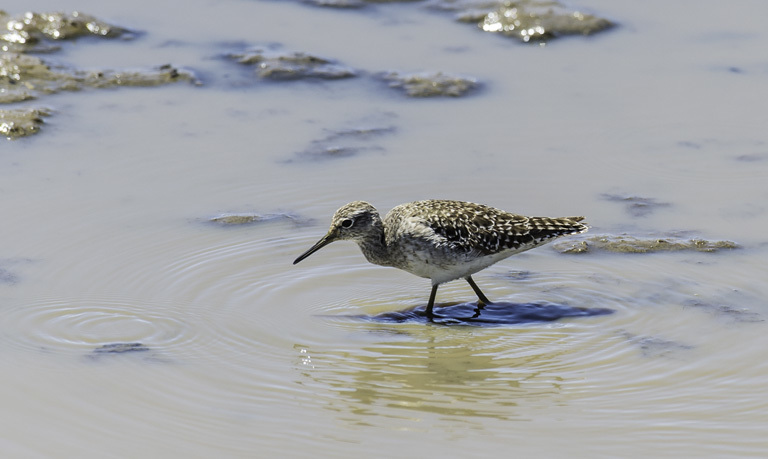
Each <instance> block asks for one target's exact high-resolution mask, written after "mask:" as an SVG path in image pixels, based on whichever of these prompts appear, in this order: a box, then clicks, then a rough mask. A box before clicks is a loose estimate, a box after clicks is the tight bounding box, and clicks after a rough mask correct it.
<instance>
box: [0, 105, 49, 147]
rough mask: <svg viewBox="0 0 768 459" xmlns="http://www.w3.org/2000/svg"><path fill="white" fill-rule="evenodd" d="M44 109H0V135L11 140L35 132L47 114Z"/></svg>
mask: <svg viewBox="0 0 768 459" xmlns="http://www.w3.org/2000/svg"><path fill="white" fill-rule="evenodd" d="M49 115H50V112H49V111H48V110H46V109H41V108H33V109H14V110H0V135H4V136H5V138H7V139H9V140H12V139H18V138H20V137H26V136H28V135H32V134H36V133H37V132H38V131H39V130H40V126H41V125H42V124H43V117H46V116H49Z"/></svg>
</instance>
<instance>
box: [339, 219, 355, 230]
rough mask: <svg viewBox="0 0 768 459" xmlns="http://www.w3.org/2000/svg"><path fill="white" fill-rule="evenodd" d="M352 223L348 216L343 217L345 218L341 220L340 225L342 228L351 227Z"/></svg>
mask: <svg viewBox="0 0 768 459" xmlns="http://www.w3.org/2000/svg"><path fill="white" fill-rule="evenodd" d="M354 223H355V222H354V221H352V220H350V219H349V218H347V219H345V220H342V222H341V227H342V228H352V225H353V224H354Z"/></svg>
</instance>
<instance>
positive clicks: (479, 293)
mask: <svg viewBox="0 0 768 459" xmlns="http://www.w3.org/2000/svg"><path fill="white" fill-rule="evenodd" d="M464 279H466V280H467V282H468V283H469V286H470V287H472V290H474V291H475V294H476V295H477V297H478V298H480V302H481V303H483V304H492V303H491V300H489V299H488V298H486V296H485V295H483V292H482V291H481V290H480V287H478V286H477V284H475V281H473V280H472V276H467V277H465V278H464Z"/></svg>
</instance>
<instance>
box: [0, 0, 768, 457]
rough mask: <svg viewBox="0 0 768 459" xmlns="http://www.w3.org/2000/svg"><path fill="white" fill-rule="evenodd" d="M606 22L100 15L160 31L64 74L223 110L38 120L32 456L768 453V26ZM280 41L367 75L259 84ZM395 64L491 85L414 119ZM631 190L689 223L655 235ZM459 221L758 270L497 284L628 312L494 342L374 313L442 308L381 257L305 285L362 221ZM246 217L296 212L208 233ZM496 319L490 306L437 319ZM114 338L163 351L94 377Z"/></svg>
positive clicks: (647, 15)
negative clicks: (150, 71) (535, 227)
mask: <svg viewBox="0 0 768 459" xmlns="http://www.w3.org/2000/svg"><path fill="white" fill-rule="evenodd" d="M14 3H15V4H14ZM579 5H580V6H584V7H585V8H586V9H587V10H588V11H591V12H594V13H597V14H600V15H603V16H606V17H608V18H610V19H612V20H614V21H616V22H617V23H619V24H620V26H619V27H618V28H616V29H614V30H611V31H609V32H606V33H604V34H598V35H595V36H594V37H589V38H586V39H584V38H580V37H573V38H568V39H563V40H560V41H553V42H551V43H549V44H547V45H546V46H537V45H533V46H530V45H528V46H526V45H521V44H519V43H516V42H514V41H512V40H509V39H505V38H503V37H498V36H492V35H486V34H483V33H480V32H479V31H476V30H474V29H473V28H472V27H471V26H468V25H466V24H460V23H456V22H453V21H452V20H451V18H450V15H445V14H443V13H436V12H434V11H429V10H426V9H424V8H423V7H422V5H420V4H419V3H409V4H403V5H376V6H373V7H371V8H368V9H365V10H361V11H339V10H328V9H322V8H316V7H310V6H307V5H303V4H301V3H299V2H288V1H281V2H278V1H235V0H231V1H225V2H215V3H212V2H206V1H193V2H180V1H169V2H161V3H159V4H158V3H157V2H131V3H126V4H120V3H114V2H107V3H104V2H89V1H84V2H80V3H78V4H77V5H74V4H73V5H71V8H77V9H80V10H82V11H85V12H87V13H89V14H93V15H95V16H97V17H99V18H101V19H104V20H107V21H109V22H113V23H116V24H118V25H121V26H124V27H128V28H132V29H137V30H140V31H143V32H144V33H143V34H141V35H140V36H139V37H137V38H136V39H134V40H130V41H116V42H97V41H94V40H78V41H77V42H76V43H67V44H64V50H63V51H62V52H61V53H59V54H52V55H50V56H45V57H46V58H47V59H52V60H58V61H61V62H64V63H67V64H69V65H73V66H76V67H79V68H104V67H108V68H122V67H149V66H154V65H160V64H165V63H171V64H173V65H176V66H180V67H185V68H190V69H192V70H193V71H195V72H197V74H198V76H199V77H200V78H201V80H202V81H203V85H202V86H200V87H196V86H193V85H187V84H179V85H174V86H166V87H159V88H151V89H146V88H144V89H142V88H120V89H115V90H88V91H83V92H79V93H63V94H58V95H55V96H50V97H46V98H44V99H41V100H40V101H33V102H27V103H25V104H22V105H23V106H38V105H42V106H46V107H50V108H52V109H53V111H54V115H53V116H52V117H50V118H49V119H47V120H46V124H45V125H44V126H43V129H42V132H41V133H40V134H38V135H37V136H34V137H30V138H26V139H23V140H20V141H15V142H4V143H2V144H0V196H1V197H2V213H3V215H4V218H3V225H2V226H3V237H2V238H0V317H1V318H2V319H1V320H0V365H1V366H2V368H3V374H4V380H5V387H4V389H5V390H3V391H2V392H0V403H1V404H2V406H3V408H4V413H5V414H4V416H3V417H2V419H3V420H2V421H1V422H2V424H0V427H1V428H0V451H2V452H3V453H4V456H7V457H70V456H72V457H74V456H77V457H99V458H103V457H136V456H139V455H145V456H154V457H156V456H162V457H211V456H212V455H214V454H215V455H218V456H224V457H267V456H275V455H277V454H280V455H281V456H287V457H310V456H312V457H316V456H318V455H320V456H323V457H361V456H363V455H365V456H366V457H392V456H395V455H398V456H403V457H418V456H423V455H424V454H425V453H429V454H430V455H432V456H448V457H456V456H468V455H475V456H490V455H497V454H498V452H499V451H510V452H513V454H515V455H517V456H521V457H527V456H532V455H534V454H536V455H537V456H542V457H574V456H576V457H640V456H651V457H680V456H688V457H763V456H765V455H766V454H768V440H766V439H765V425H766V417H765V412H766V409H768V402H766V400H767V399H768V398H767V397H766V395H768V394H767V393H766V388H765V387H766V382H768V363H766V359H765V358H764V354H765V352H764V349H765V348H766V346H768V333H766V327H768V322H766V318H767V317H768V303H766V301H765V298H766V294H767V293H768V287H767V286H766V283H765V279H766V274H767V271H768V270H766V265H765V259H766V250H767V249H768V240H766V236H765V231H764V230H763V228H765V227H766V224H768V212H767V211H768V209H767V208H766V205H765V202H766V198H768V186H766V183H767V182H766V178H768V138H766V134H765V123H764V119H765V116H764V107H765V106H766V102H768V101H766V95H765V91H764V86H765V81H766V78H768V66H767V65H766V63H765V60H764V50H765V49H766V46H768V32H766V31H765V28H764V24H763V22H764V21H763V18H764V17H766V13H768V5H765V4H763V3H761V2H747V1H744V2H737V3H735V4H732V5H731V6H729V9H728V10H725V9H722V8H719V7H718V6H719V4H715V3H714V2H704V3H701V2H699V3H697V4H695V5H694V4H691V3H687V2H686V3H679V4H668V2H650V3H649V2H643V3H642V4H638V5H628V4H621V5H619V4H616V3H614V2H602V1H597V0H594V1H583V2H580V3H579ZM4 8H5V9H6V10H8V11H9V12H12V13H19V12H21V11H23V10H34V11H49V10H60V9H62V8H64V6H62V4H61V2H52V1H35V0H32V1H27V2H12V3H11V4H6V5H5V6H4ZM182 18H183V19H182ZM225 21H226V22H225ZM350 36H353V37H355V39H354V40H350V39H349V37H350ZM264 43H279V44H281V45H282V46H283V47H285V48H286V49H289V50H293V51H304V52H309V53H314V54H318V55H321V56H324V57H330V58H333V59H337V60H338V61H339V62H341V63H343V64H345V65H349V66H352V67H354V68H356V69H359V70H361V71H362V72H363V74H362V76H361V77H359V78H357V79H351V80H343V81H325V82H317V81H313V82H302V81H298V82H287V83H286V82H283V83H276V82H255V81H253V79H252V78H250V77H249V75H248V71H247V70H243V69H239V68H237V67H236V66H234V64H231V63H228V62H226V61H224V60H222V59H221V58H220V56H221V55H222V54H224V53H227V52H231V51H232V50H233V49H235V48H238V49H240V48H242V47H243V46H249V45H257V44H264ZM385 70H395V71H402V72H411V71H421V70H426V71H445V72H452V73H457V74H462V75H469V76H473V77H476V78H478V79H479V80H480V81H481V82H482V84H483V87H482V88H481V89H480V90H479V91H477V92H476V93H474V94H472V95H470V96H468V97H466V98H460V99H428V100H413V99H408V98H406V97H405V96H403V95H402V94H400V93H399V92H397V91H396V90H392V89H389V88H387V87H386V85H385V84H384V83H381V82H379V81H376V80H375V79H373V78H372V77H371V74H373V73H375V72H379V71H385ZM356 129H357V130H359V129H381V130H382V134H381V135H377V136H372V137H370V138H355V139H353V140H352V143H351V144H350V145H351V146H352V147H358V148H360V149H359V150H356V151H357V153H356V154H353V155H351V156H347V157H336V158H327V159H317V158H316V157H314V156H312V155H311V154H310V155H307V154H303V153H306V152H308V151H315V150H313V148H316V147H317V146H318V145H320V146H321V147H325V146H333V143H334V142H335V141H336V140H337V138H335V137H334V135H335V134H334V133H339V132H342V131H348V130H356ZM328 139H331V140H328ZM324 142H325V143H324ZM610 196H639V197H643V198H648V199H652V200H655V202H657V203H663V204H668V205H659V206H651V207H650V209H649V210H648V212H643V214H642V215H641V216H638V214H637V213H634V212H633V211H632V209H631V208H628V206H627V204H626V203H624V202H622V201H618V200H616V199H611V198H610ZM432 197H436V198H448V199H463V200H471V201H476V202H483V203H487V204H490V205H493V206H496V207H499V208H503V209H506V210H510V211H515V212H519V213H524V214H537V215H551V216H559V215H574V214H583V215H585V216H587V220H588V221H589V222H590V224H591V225H592V229H591V233H592V234H618V233H624V232H626V233H628V234H631V235H639V236H647V235H649V234H651V235H659V234H662V235H663V234H665V233H667V232H677V231H687V232H690V234H691V235H693V236H696V237H703V238H707V239H713V240H720V239H725V240H733V241H736V242H737V243H739V244H740V246H741V248H740V249H737V250H730V251H720V252H717V253H698V252H671V253H655V254H611V253H608V254H604V253H596V254H583V255H566V254H560V253H557V252H556V251H555V250H553V249H552V248H551V247H543V248H540V249H537V250H534V251H531V252H527V253H524V254H520V255H518V256H516V257H514V258H513V259H511V260H507V261H505V262H502V263H500V264H498V265H496V266H494V267H492V268H490V269H488V270H486V271H484V272H482V273H479V274H477V275H475V276H474V277H475V280H476V281H477V283H478V284H479V285H480V287H481V288H482V289H483V291H484V292H485V293H486V295H488V296H489V297H490V298H491V299H494V300H498V301H501V302H507V303H531V302H534V303H553V304H564V305H569V306H571V307H584V308H608V309H611V310H613V311H614V313H613V314H610V315H600V316H595V317H586V318H584V317H576V318H567V319H562V320H559V321H554V322H545V323H527V324H517V325H505V326H493V327H478V326H467V325H456V326H444V325H439V324H433V325H427V324H425V323H420V322H417V321H409V322H406V323H387V322H383V321H373V320H359V319H355V318H350V317H349V316H360V315H362V316H376V315H378V314H384V313H390V312H393V311H403V310H411V309H413V308H418V307H423V306H424V305H425V303H426V301H427V297H428V294H429V285H428V282H427V281H425V280H423V279H419V278H416V277H413V276H411V275H409V274H407V273H404V272H400V271H397V270H393V269H384V268H381V267H376V266H372V265H369V264H367V263H366V262H365V260H364V258H363V257H362V255H361V254H360V253H359V250H358V249H357V248H356V247H354V245H353V244H350V243H338V244H333V245H331V246H329V247H326V248H324V249H323V250H322V251H320V252H318V253H316V254H314V255H313V256H312V257H311V258H309V259H307V260H305V261H304V262H302V263H301V264H300V265H297V266H293V265H291V262H292V261H293V259H294V258H295V257H296V256H297V255H298V254H300V253H302V252H303V251H304V250H306V249H307V248H309V247H310V246H311V244H313V243H314V242H315V241H316V240H317V239H318V238H319V237H320V236H321V235H322V234H324V232H325V230H326V229H327V224H328V222H329V220H330V216H331V214H332V213H333V211H334V210H336V208H338V207H339V206H341V205H342V204H344V203H346V202H348V201H352V200H357V199H365V200H368V201H370V202H371V203H373V204H374V205H376V206H377V207H378V208H379V209H380V210H382V211H387V210H389V209H390V208H391V207H393V206H394V205H397V204H399V203H402V202H407V201H411V200H416V199H424V198H432ZM226 213H257V214H281V213H285V214H288V215H291V216H292V217H295V218H286V219H279V218H277V219H273V220H270V221H265V222H260V223H253V224H248V225H239V226H238V225H233V226H226V225H221V224H216V223H211V222H208V219H210V218H212V217H216V216H219V215H222V214H226ZM475 300H476V299H475V297H474V294H473V292H472V291H471V289H470V288H469V287H468V286H467V285H466V283H463V282H453V283H449V284H446V285H444V286H441V288H440V290H439V291H438V297H437V301H438V305H439V304H451V303H456V302H462V303H466V302H473V301H475ZM438 311H439V309H438ZM113 343H141V344H142V345H143V346H144V347H145V348H146V350H142V351H140V352H124V353H104V352H101V353H94V350H96V349H99V348H100V347H102V346H105V345H109V344H113ZM41 438H44V439H45V441H41ZM502 448H503V449H502Z"/></svg>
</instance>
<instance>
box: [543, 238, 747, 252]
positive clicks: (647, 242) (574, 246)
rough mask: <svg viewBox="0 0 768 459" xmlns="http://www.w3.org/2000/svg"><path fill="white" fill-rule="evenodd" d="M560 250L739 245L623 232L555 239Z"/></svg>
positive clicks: (708, 249)
mask: <svg viewBox="0 0 768 459" xmlns="http://www.w3.org/2000/svg"><path fill="white" fill-rule="evenodd" d="M553 247H554V248H555V250H557V251H558V252H560V253H594V252H615V253H652V252H676V251H684V250H687V251H695V252H718V251H720V250H732V249H737V248H739V245H738V244H736V243H735V242H732V241H709V240H706V239H685V238H679V237H675V236H669V237H662V238H653V237H646V238H641V237H635V236H629V235H626V234H620V235H601V236H590V237H583V238H580V239H575V240H574V239H569V240H565V241H558V242H555V243H554V244H553Z"/></svg>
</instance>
